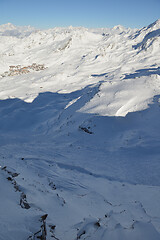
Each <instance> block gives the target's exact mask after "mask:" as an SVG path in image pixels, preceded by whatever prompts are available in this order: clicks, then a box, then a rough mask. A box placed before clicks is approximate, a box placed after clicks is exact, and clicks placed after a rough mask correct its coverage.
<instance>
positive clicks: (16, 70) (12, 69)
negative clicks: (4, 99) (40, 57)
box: [1, 63, 46, 77]
mask: <svg viewBox="0 0 160 240" xmlns="http://www.w3.org/2000/svg"><path fill="white" fill-rule="evenodd" d="M44 69H46V67H45V66H44V64H36V63H33V64H32V65H30V66H27V67H22V66H21V65H16V66H9V71H6V72H4V73H3V74H1V77H8V76H15V75H20V74H27V73H29V72H30V71H41V70H44Z"/></svg>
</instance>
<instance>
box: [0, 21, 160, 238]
mask: <svg viewBox="0 0 160 240" xmlns="http://www.w3.org/2000/svg"><path fill="white" fill-rule="evenodd" d="M0 66H1V67H0V135H1V138H0V181H1V185H0V193H1V194H0V196H1V197H0V213H1V214H0V215H1V216H0V233H1V234H0V240H1V239H2V240H6V239H7V240H15V239H16V240H26V239H28V240H29V239H30V240H31V239H32V240H33V239H38V238H39V237H41V239H44V240H45V239H47V240H50V239H59V240H75V239H80V240H84V239H91V240H106V239H111V240H119V239H123V240H132V239H134V240H141V239H145V240H150V239H153V240H159V239H160V207H159V199H160V164H159V161H160V130H159V118H160V20H157V21H156V22H154V23H152V24H151V25H149V26H147V27H144V28H142V29H126V28H124V27H123V26H115V27H114V28H112V29H86V28H83V27H79V28H74V27H68V28H54V29H48V30H37V29H34V28H32V27H30V26H29V27H17V26H14V25H12V24H11V23H9V24H5V25H1V26H0ZM46 214H47V215H46Z"/></svg>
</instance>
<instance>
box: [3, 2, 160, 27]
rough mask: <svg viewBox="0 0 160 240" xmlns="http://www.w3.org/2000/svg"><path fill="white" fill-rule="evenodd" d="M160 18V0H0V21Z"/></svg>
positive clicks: (106, 23)
mask: <svg viewBox="0 0 160 240" xmlns="http://www.w3.org/2000/svg"><path fill="white" fill-rule="evenodd" d="M158 18H160V0H150V1H149V0H134V1H131V0H97V1H96V0H0V24H4V23H8V22H11V23H13V24H15V25H31V26H35V27H38V28H51V27H55V26H70V25H72V26H84V27H113V26H115V25H119V24H120V25H123V26H126V27H138V28H139V27H143V26H146V25H148V24H150V23H152V22H154V21H155V20H157V19H158Z"/></svg>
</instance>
